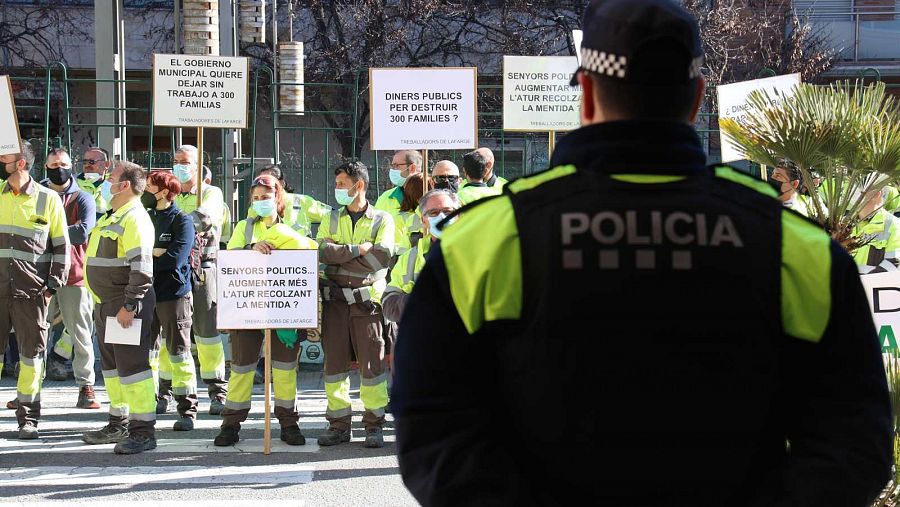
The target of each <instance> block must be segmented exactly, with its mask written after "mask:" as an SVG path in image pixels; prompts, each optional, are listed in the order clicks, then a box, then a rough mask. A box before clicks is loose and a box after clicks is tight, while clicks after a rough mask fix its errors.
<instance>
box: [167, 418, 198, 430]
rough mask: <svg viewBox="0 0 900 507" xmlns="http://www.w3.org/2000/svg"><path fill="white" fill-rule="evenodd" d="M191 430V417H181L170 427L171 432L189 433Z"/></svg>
mask: <svg viewBox="0 0 900 507" xmlns="http://www.w3.org/2000/svg"><path fill="white" fill-rule="evenodd" d="M192 429H194V419H193V418H191V417H182V418H181V419H179V420H177V421H175V424H174V425H173V426H172V430H173V431H191V430H192Z"/></svg>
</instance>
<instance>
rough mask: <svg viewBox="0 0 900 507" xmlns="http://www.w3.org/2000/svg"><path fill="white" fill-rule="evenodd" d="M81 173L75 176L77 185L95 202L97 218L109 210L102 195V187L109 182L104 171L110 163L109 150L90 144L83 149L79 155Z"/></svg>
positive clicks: (107, 203) (106, 201) (106, 170)
mask: <svg viewBox="0 0 900 507" xmlns="http://www.w3.org/2000/svg"><path fill="white" fill-rule="evenodd" d="M81 163H82V171H83V172H82V173H81V174H79V175H78V177H77V178H75V182H76V183H78V187H79V188H81V190H84V191H85V192H87V193H88V194H89V195H90V196H91V197H93V198H94V202H95V203H96V204H97V206H96V207H97V218H100V216H101V215H103V214H104V213H106V212H107V211H108V210H109V201H108V200H107V198H106V196H105V195H104V193H105V192H104V191H103V188H104V187H107V186H108V185H109V183H107V182H106V173H107V172H109V168H110V166H111V165H112V161H111V160H110V158H109V152H108V151H106V150H104V149H103V148H98V147H96V146H92V147H90V148H88V149H87V150H85V152H84V155H83V156H82V157H81Z"/></svg>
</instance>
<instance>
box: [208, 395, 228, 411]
mask: <svg viewBox="0 0 900 507" xmlns="http://www.w3.org/2000/svg"><path fill="white" fill-rule="evenodd" d="M224 410H225V400H221V399H219V398H213V399H212V400H210V401H209V415H222V412H223V411H224Z"/></svg>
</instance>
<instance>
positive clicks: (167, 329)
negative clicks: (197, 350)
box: [150, 293, 197, 419]
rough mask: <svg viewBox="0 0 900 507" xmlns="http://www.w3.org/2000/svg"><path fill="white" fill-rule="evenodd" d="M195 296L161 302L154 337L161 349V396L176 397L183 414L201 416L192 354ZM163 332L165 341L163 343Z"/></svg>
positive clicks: (151, 330)
mask: <svg viewBox="0 0 900 507" xmlns="http://www.w3.org/2000/svg"><path fill="white" fill-rule="evenodd" d="M192 300H193V298H192V297H191V294H190V293H188V294H187V295H186V296H184V297H181V298H179V299H175V300H172V301H157V302H156V312H155V315H154V317H153V326H152V327H151V329H150V336H151V337H153V339H154V340H156V342H155V344H154V348H155V349H157V350H159V391H158V393H159V396H160V397H166V396H172V395H174V396H175V400H176V401H177V402H178V414H179V415H181V417H190V418H192V419H193V418H196V417H197V374H196V371H195V368H194V356H193V355H192V354H191V315H192V314H193V303H192ZM160 332H162V338H163V339H162V341H161V346H160V339H159V337H160Z"/></svg>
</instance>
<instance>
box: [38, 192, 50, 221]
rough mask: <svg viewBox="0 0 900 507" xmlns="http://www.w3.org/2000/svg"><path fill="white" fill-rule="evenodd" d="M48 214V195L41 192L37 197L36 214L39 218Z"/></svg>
mask: <svg viewBox="0 0 900 507" xmlns="http://www.w3.org/2000/svg"><path fill="white" fill-rule="evenodd" d="M46 213H47V193H46V192H39V193H38V196H37V206H35V214H36V215H37V216H39V217H42V216H44V215H45V214H46Z"/></svg>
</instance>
